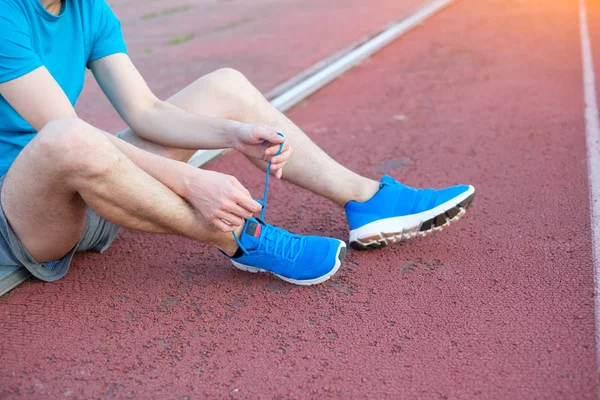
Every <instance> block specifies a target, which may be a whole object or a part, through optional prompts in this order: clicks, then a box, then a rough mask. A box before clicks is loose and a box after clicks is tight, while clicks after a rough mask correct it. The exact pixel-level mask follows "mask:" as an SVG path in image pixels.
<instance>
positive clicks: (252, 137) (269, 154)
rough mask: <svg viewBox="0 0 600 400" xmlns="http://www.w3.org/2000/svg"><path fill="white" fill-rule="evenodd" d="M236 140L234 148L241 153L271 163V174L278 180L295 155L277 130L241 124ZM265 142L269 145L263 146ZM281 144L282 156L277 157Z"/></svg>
mask: <svg viewBox="0 0 600 400" xmlns="http://www.w3.org/2000/svg"><path fill="white" fill-rule="evenodd" d="M234 140H235V143H234V148H235V149H236V150H238V151H239V152H241V153H243V154H246V155H248V156H250V157H253V158H257V159H259V160H264V161H267V162H268V161H271V173H273V174H274V175H275V177H276V178H277V179H281V175H282V174H283V166H284V165H285V164H286V163H287V162H288V161H289V159H290V157H291V156H292V154H293V153H294V150H293V149H292V148H291V147H290V145H289V143H288V141H287V140H286V139H285V138H284V137H281V136H279V135H278V134H277V131H276V130H275V129H273V128H269V127H266V126H261V125H252V124H240V125H239V126H238V128H237V132H236V135H235V139H234ZM265 141H266V142H267V143H265V144H264V145H263V143H264V142H265ZM281 143H283V149H282V151H281V154H278V155H277V156H275V154H277V152H278V151H279V147H280V146H281ZM274 156H275V157H274Z"/></svg>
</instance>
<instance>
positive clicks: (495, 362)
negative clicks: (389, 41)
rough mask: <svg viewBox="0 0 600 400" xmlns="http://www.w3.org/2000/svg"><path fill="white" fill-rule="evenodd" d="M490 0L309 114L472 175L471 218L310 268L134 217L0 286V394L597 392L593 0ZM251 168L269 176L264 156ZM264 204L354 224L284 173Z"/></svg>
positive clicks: (404, 45) (391, 158)
mask: <svg viewBox="0 0 600 400" xmlns="http://www.w3.org/2000/svg"><path fill="white" fill-rule="evenodd" d="M482 3H483V2H478V1H474V0H471V1H468V0H464V1H459V2H458V3H457V4H456V5H454V6H452V7H451V8H450V9H448V10H447V11H445V12H443V13H442V14H440V15H438V16H437V17H434V18H433V19H431V20H430V21H429V22H428V23H427V24H426V25H425V26H424V27H423V28H422V29H419V30H417V31H414V32H412V33H410V34H409V35H407V36H406V37H405V38H403V39H401V40H399V41H398V42H396V43H395V44H393V45H391V46H389V47H388V48H386V49H385V50H383V51H382V52H381V53H379V54H378V55H376V56H374V57H373V58H372V59H370V60H369V61H368V62H366V63H364V64H363V65H361V66H360V67H358V68H357V69H355V70H353V71H351V72H350V73H348V74H346V75H345V76H344V77H342V78H341V79H339V80H338V81H336V82H334V83H333V84H332V85H331V86H329V87H328V88H326V89H324V90H322V91H320V92H319V93H317V94H316V95H314V96H312V97H311V98H309V99H308V101H306V102H304V103H302V104H301V105H300V106H298V107H296V108H295V109H294V110H293V111H292V112H291V113H290V116H291V117H292V118H293V119H294V120H296V121H298V122H299V123H300V124H301V125H302V126H303V127H304V128H305V129H306V130H307V132H308V133H309V134H310V135H311V136H312V137H313V138H314V139H315V141H317V142H318V143H319V144H320V145H322V146H323V147H324V148H325V149H326V150H328V151H329V152H331V154H332V155H333V156H334V157H335V158H336V159H338V160H339V161H341V162H344V163H346V164H348V165H349V166H350V167H352V168H354V169H356V170H358V171H359V172H361V173H363V174H367V175H369V176H373V177H379V175H381V174H382V173H389V174H392V175H394V176H395V177H397V178H400V179H403V180H404V181H405V182H407V183H408V184H413V185H419V186H421V185H434V186H440V185H445V184H450V183H455V182H462V181H465V182H470V183H473V184H474V185H475V186H476V187H477V190H478V198H477V199H476V203H475V205H474V207H473V208H472V209H471V210H470V211H469V213H467V217H466V218H465V219H464V220H463V221H461V223H460V224H458V225H457V226H455V227H452V228H451V229H450V230H449V231H448V232H444V233H441V234H437V235H434V236H433V237H430V238H427V239H423V240H415V241H412V242H407V243H404V244H402V245H400V246H396V247H393V248H388V249H386V250H383V251H375V252H355V251H350V252H349V253H348V257H347V259H346V262H345V264H344V267H343V268H342V269H341V270H340V272H339V273H338V275H336V276H335V277H334V278H333V279H332V280H331V281H329V282H327V283H326V284H324V285H320V286H317V287H310V288H302V287H295V286H291V285H288V284H285V283H283V282H281V281H278V280H276V279H274V278H270V277H268V276H257V275H249V274H245V273H242V272H240V271H236V270H235V269H233V268H232V267H231V265H230V264H229V262H228V261H227V260H225V259H224V258H223V257H220V256H219V255H218V254H217V252H215V251H213V250H210V249H208V248H206V247H204V246H200V245H197V244H195V243H193V242H191V241H189V240H185V239H180V238H177V237H172V236H168V237H157V236H151V235H146V234H140V233H135V232H131V231H126V232H123V233H122V234H121V235H120V237H119V239H118V240H117V242H116V244H115V245H114V247H113V248H111V249H110V250H109V251H108V252H107V253H106V254H105V255H82V256H79V257H78V258H77V260H76V263H75V266H74V267H73V269H72V271H71V272H70V273H69V274H68V275H67V277H66V278H65V279H64V280H62V281H60V282H58V283H54V284H43V283H40V282H35V281H31V282H29V283H27V284H25V285H23V286H22V287H20V288H19V289H17V290H16V291H14V292H13V293H12V294H11V295H9V296H7V297H6V298H4V299H3V300H2V303H1V304H0V313H1V315H2V324H1V326H0V337H1V338H2V339H1V340H0V354H2V364H1V365H0V388H2V389H0V390H2V392H0V393H1V394H2V397H5V398H10V397H29V398H60V397H68V396H72V397H85V398H88V397H98V398H100V397H103V398H109V397H117V398H126V397H136V398H151V397H152V398H165V397H166V398H226V397H231V398H240V399H241V398H244V399H246V398H297V399H304V398H344V399H348V398H390V399H397V398H509V399H531V398H544V399H565V398H577V399H585V398H590V399H591V398H596V393H595V390H596V386H597V384H598V375H597V373H596V369H597V365H596V362H595V346H596V343H595V340H594V309H593V304H594V292H593V290H594V286H593V266H592V260H591V242H590V220H589V211H588V208H589V204H588V182H587V172H586V156H585V135H584V124H583V114H582V110H583V102H582V87H581V58H580V46H579V27H578V14H577V13H578V10H577V2H575V1H569V2H567V1H565V2H560V4H559V2H550V4H548V2H547V1H543V0H532V1H530V2H528V3H524V2H521V1H507V0H489V1H487V2H485V4H482ZM598 11H599V10H598V7H595V8H594V9H593V10H590V12H591V13H592V15H590V20H592V21H593V19H592V18H596V20H598V19H597V18H598V16H600V14H599V13H598ZM596 37H597V36H596ZM594 43H595V44H594V51H595V54H596V55H597V56H596V57H600V44H599V43H600V42H598V41H597V40H596V41H595V42H594ZM400 115H401V116H403V117H399V116H400ZM359 148H360V149H364V150H363V151H357V150H356V149H359ZM211 168H214V169H218V170H221V171H225V172H228V173H237V174H239V173H240V171H244V172H245V171H247V170H248V163H247V162H246V161H245V160H243V159H242V158H241V157H239V156H237V155H236V154H233V153H230V154H227V155H226V156H224V157H222V158H220V159H218V160H217V161H216V162H214V163H212V164H211ZM238 176H240V175H238ZM240 178H241V180H242V182H243V183H245V184H246V185H247V186H248V187H249V188H250V189H251V191H252V192H253V193H255V195H256V196H258V195H259V194H260V193H261V189H262V174H261V173H259V172H256V173H255V174H243V175H241V176H240ZM267 219H268V220H269V221H270V222H272V223H275V224H278V225H280V226H283V227H285V228H288V229H292V230H294V231H298V232H301V233H318V234H326V235H332V236H335V237H339V238H346V237H347V234H348V232H347V228H346V225H345V222H344V217H343V213H342V211H341V210H339V209H338V208H336V207H335V206H334V205H332V204H330V203H329V202H327V201H325V200H322V199H320V198H318V197H316V196H313V195H311V194H308V193H305V192H303V191H300V190H298V189H296V188H294V187H293V186H291V185H288V184H285V183H281V182H274V183H273V186H272V189H271V192H270V198H269V210H268V213H267ZM186 396H187V397H186Z"/></svg>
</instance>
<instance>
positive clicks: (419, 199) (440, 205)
mask: <svg viewBox="0 0 600 400" xmlns="http://www.w3.org/2000/svg"><path fill="white" fill-rule="evenodd" d="M474 197H475V188H473V186H470V185H458V186H452V187H448V188H445V189H439V190H434V189H414V188H411V187H408V186H405V185H403V184H401V183H400V182H396V181H395V180H394V179H393V178H391V177H389V176H387V175H384V176H383V178H381V184H380V185H379V191H378V192H377V193H376V194H375V195H374V196H373V197H372V198H371V199H369V200H367V201H365V202H364V203H359V202H356V201H350V202H348V204H346V217H347V218H348V224H349V225H350V245H351V246H352V247H353V248H355V249H358V250H365V249H378V248H381V247H385V246H387V245H388V244H390V243H396V242H399V241H401V240H402V239H411V238H414V237H416V236H427V235H429V234H431V233H433V232H439V231H442V230H443V229H444V228H446V227H448V225H450V223H452V222H455V221H457V220H459V219H460V218H461V217H462V216H463V215H464V214H465V212H466V210H467V208H468V207H469V206H470V205H471V202H472V201H473V198H474Z"/></svg>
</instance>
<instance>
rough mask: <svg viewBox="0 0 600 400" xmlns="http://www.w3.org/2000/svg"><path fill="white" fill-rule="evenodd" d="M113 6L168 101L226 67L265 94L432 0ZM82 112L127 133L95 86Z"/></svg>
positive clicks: (229, 0)
mask: <svg viewBox="0 0 600 400" xmlns="http://www.w3.org/2000/svg"><path fill="white" fill-rule="evenodd" d="M108 2H109V3H110V4H111V6H112V7H113V10H114V11H115V13H116V14H117V15H118V16H119V18H120V19H121V22H122V26H123V34H124V36H125V40H126V42H127V46H128V51H129V54H130V56H131V58H132V59H133V61H134V63H135V64H136V66H137V67H138V68H139V70H140V72H142V74H143V75H144V77H145V78H146V80H147V81H148V83H149V85H150V87H151V88H152V90H153V91H154V92H155V93H156V94H157V95H158V96H160V97H161V98H166V97H168V96H171V95H172V94H174V93H175V92H176V91H178V90H179V89H180V88H183V87H185V86H187V85H189V84H190V83H192V82H193V81H194V80H195V79H197V78H199V77H200V76H202V75H204V74H208V73H210V72H212V71H214V70H216V69H219V68H223V67H230V68H236V69H238V70H240V71H243V73H244V74H245V75H246V76H247V77H248V78H249V79H250V80H251V81H252V82H253V83H254V84H255V85H256V86H257V87H258V88H259V89H261V90H263V91H265V92H266V91H268V90H271V89H273V88H274V87H275V86H276V85H278V84H280V83H282V82H283V81H285V80H287V79H289V78H291V77H293V76H295V75H296V74H298V73H300V72H301V71H303V70H304V69H306V68H308V67H310V66H311V65H313V64H314V63H317V62H319V61H321V60H322V59H324V58H326V57H329V56H330V55H332V54H334V53H336V52H338V51H340V50H342V49H344V48H345V47H346V46H349V45H350V44H352V43H353V42H355V41H357V40H359V39H361V38H362V37H364V36H367V35H370V34H372V33H373V32H375V31H378V30H379V29H380V28H381V27H383V26H385V25H386V24H389V23H390V22H394V21H395V20H397V19H400V18H402V17H404V16H405V15H407V14H409V13H411V12H413V11H415V10H416V9H418V8H420V7H421V6H422V5H423V4H425V3H427V2H428V1H425V0H377V7H373V2H372V1H369V0H344V1H331V0H329V1H322V0H285V1H281V0H277V1H274V0H252V1H243V0H216V1H214V0H209V1H189V0H174V1H169V2H165V1H162V0H108ZM89 76H91V74H90V75H89ZM77 110H78V112H79V113H80V115H81V116H82V117H83V118H85V120H86V121H89V122H90V123H93V124H95V125H98V126H100V127H102V128H104V129H106V130H108V131H110V132H113V131H115V132H116V131H118V130H121V129H123V128H124V127H125V123H124V122H123V121H122V120H121V119H120V118H119V116H118V114H117V113H116V112H115V111H114V110H113V109H112V107H111V105H110V103H109V102H108V101H107V100H106V99H105V98H104V97H103V96H102V95H101V91H100V89H99V87H98V85H96V83H95V81H94V80H93V79H89V80H88V81H87V84H86V87H85V89H84V92H83V94H82V96H81V99H80V101H79V102H78V107H77Z"/></svg>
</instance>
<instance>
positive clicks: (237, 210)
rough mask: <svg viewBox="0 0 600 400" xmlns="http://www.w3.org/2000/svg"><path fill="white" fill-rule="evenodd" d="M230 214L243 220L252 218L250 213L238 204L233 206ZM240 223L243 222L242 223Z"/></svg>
mask: <svg viewBox="0 0 600 400" xmlns="http://www.w3.org/2000/svg"><path fill="white" fill-rule="evenodd" d="M261 208H262V207H261ZM231 213H232V214H234V215H237V216H238V217H240V218H243V219H248V218H252V216H253V215H254V214H253V213H252V212H250V211H248V210H246V209H245V208H244V207H241V206H240V205H238V204H234V205H233V207H232V210H231ZM242 223H244V222H243V221H242Z"/></svg>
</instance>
